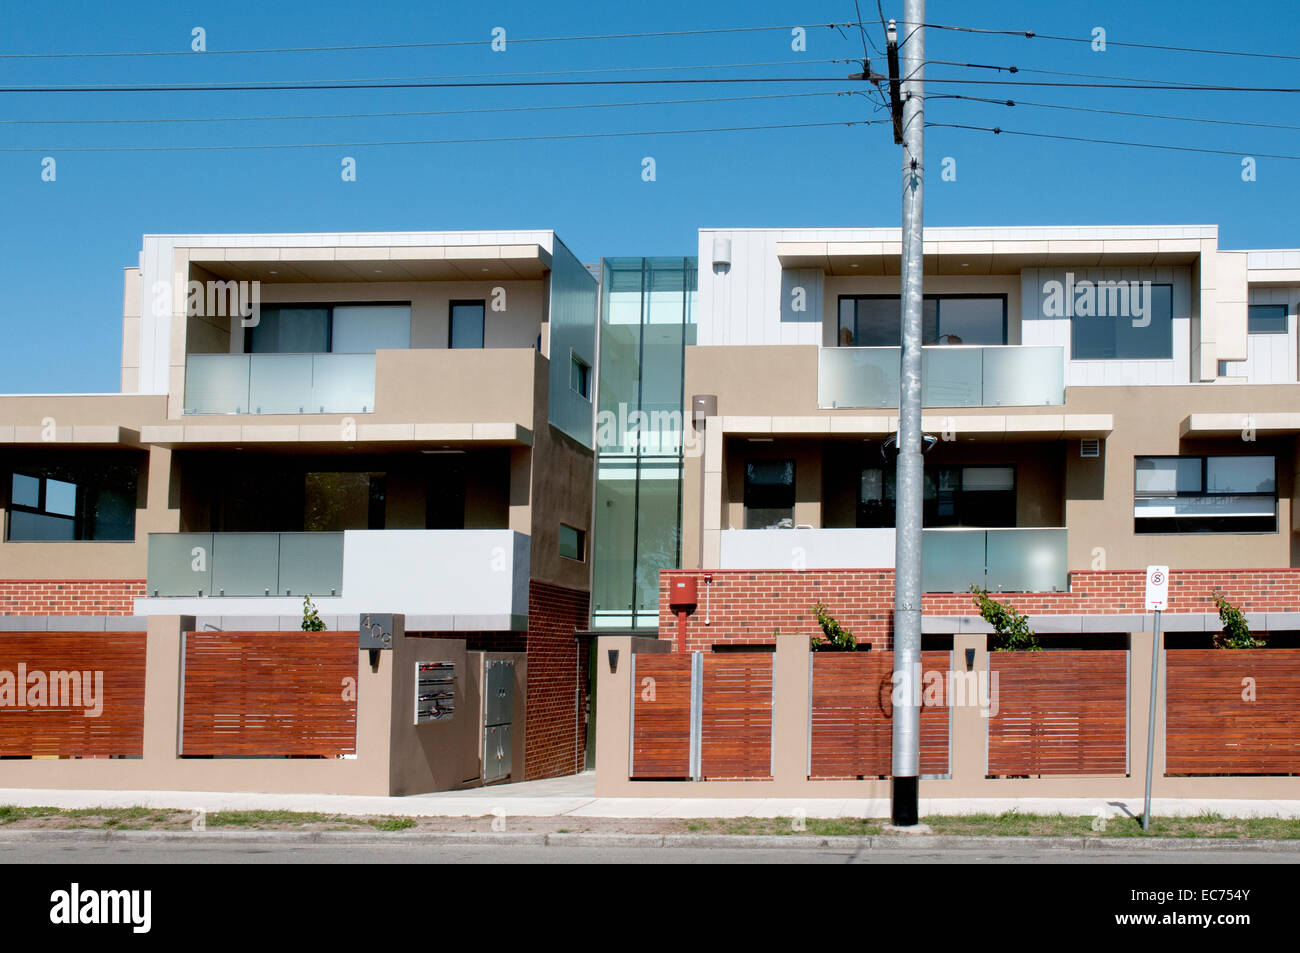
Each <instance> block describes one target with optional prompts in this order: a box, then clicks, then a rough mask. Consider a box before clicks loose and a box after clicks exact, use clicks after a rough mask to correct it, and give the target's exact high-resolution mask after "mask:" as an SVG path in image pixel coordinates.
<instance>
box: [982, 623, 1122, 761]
mask: <svg viewBox="0 0 1300 953" xmlns="http://www.w3.org/2000/svg"><path fill="white" fill-rule="evenodd" d="M989 671H990V673H991V674H992V675H994V676H996V682H994V681H993V679H992V678H990V690H995V691H996V695H995V698H996V702H997V711H996V713H995V714H993V715H992V716H991V717H990V718H989V726H988V731H989V735H988V738H989V742H988V753H989V756H988V773H989V774H990V775H995V776H996V775H1002V776H1006V775H1011V776H1017V777H1018V776H1022V775H1056V774H1119V775H1125V774H1127V773H1128V650H1127V649H1098V650H1068V649H1063V650H1060V651H1056V650H1048V651H1042V652H992V653H990V654H989Z"/></svg>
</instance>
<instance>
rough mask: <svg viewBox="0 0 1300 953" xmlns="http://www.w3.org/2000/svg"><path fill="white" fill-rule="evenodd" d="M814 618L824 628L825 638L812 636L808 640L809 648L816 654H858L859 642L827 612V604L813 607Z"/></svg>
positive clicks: (818, 604) (820, 603)
mask: <svg viewBox="0 0 1300 953" xmlns="http://www.w3.org/2000/svg"><path fill="white" fill-rule="evenodd" d="M812 613H813V616H814V617H815V618H816V619H817V624H818V625H820V626H821V627H822V635H824V636H825V638H819V637H817V636H815V635H814V636H811V637H810V638H809V640H808V643H809V647H810V648H811V649H812V651H814V652H856V651H857V648H858V641H857V639H855V638H854V637H853V633H852V632H850V631H849V630H848V629H846V628H844V627H843V626H842V625H840V624H839V623H838V622H836V621H835V619H834V617H832V616H831V614H830V613H829V612H828V611H827V610H826V604H825V603H822V602H819V603H817V604H816V605H815V606H813V607H812Z"/></svg>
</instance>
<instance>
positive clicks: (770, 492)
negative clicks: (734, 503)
mask: <svg viewBox="0 0 1300 953" xmlns="http://www.w3.org/2000/svg"><path fill="white" fill-rule="evenodd" d="M793 526H794V461H793V460H750V461H748V462H747V463H746V464H745V529H785V528H790V527H793Z"/></svg>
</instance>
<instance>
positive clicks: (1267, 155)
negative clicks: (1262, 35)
mask: <svg viewBox="0 0 1300 953" xmlns="http://www.w3.org/2000/svg"><path fill="white" fill-rule="evenodd" d="M926 126H933V127H938V128H943V129H970V130H974V131H976V132H991V133H993V134H994V135H995V136H1000V135H1006V136H1032V137H1033V138H1035V139H1059V140H1062V141H1064V142H1088V143H1096V144H1101V145H1111V146H1136V147H1138V148H1141V149H1165V150H1169V151H1173V152H1203V153H1208V154H1210V155H1219V156H1236V157H1240V156H1253V157H1255V158H1261V159H1290V160H1293V161H1296V162H1300V156H1290V155H1279V154H1277V153H1272V152H1251V151H1249V150H1239V151H1229V150H1227V149H1202V148H1199V147H1196V146H1173V145H1167V144H1162V143H1155V142H1131V141H1129V140H1126V139H1093V138H1090V137H1087V136H1063V135H1058V134H1055V133H1050V132H1025V131H1022V130H1019V129H1003V128H1001V127H1000V126H967V125H963V124H961V123H950V122H933V123H931V122H927V123H926Z"/></svg>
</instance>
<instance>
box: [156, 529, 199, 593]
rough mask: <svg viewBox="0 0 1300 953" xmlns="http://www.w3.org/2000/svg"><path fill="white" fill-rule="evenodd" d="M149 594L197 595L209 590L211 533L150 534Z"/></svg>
mask: <svg viewBox="0 0 1300 953" xmlns="http://www.w3.org/2000/svg"><path fill="white" fill-rule="evenodd" d="M146 572H147V576H148V578H147V580H146V587H147V590H148V595H149V596H152V595H153V594H154V593H155V592H157V593H158V595H160V596H196V595H198V594H199V593H200V592H202V593H204V594H205V595H206V594H209V593H211V592H212V534H211V533H150V534H149V553H148V569H147V571H146Z"/></svg>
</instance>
